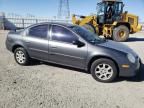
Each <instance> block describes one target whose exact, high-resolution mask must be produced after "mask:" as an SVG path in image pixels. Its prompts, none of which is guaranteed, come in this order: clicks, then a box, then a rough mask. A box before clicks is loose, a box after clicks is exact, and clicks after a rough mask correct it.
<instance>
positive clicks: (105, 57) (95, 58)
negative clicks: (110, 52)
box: [87, 56, 119, 75]
mask: <svg viewBox="0 0 144 108" xmlns="http://www.w3.org/2000/svg"><path fill="white" fill-rule="evenodd" d="M102 58H104V59H109V60H111V61H113V62H114V63H115V65H116V68H117V71H118V75H119V66H118V64H117V62H116V61H115V60H114V59H112V58H111V57H107V56H94V57H92V58H91V59H90V61H89V62H88V65H87V71H88V72H90V68H91V65H92V63H93V62H94V61H95V60H98V59H102Z"/></svg>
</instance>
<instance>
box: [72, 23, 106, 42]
mask: <svg viewBox="0 0 144 108" xmlns="http://www.w3.org/2000/svg"><path fill="white" fill-rule="evenodd" d="M71 28H72V30H73V31H74V32H76V33H77V34H78V35H80V36H81V37H82V38H83V39H85V40H86V41H87V42H89V43H92V44H95V43H99V42H104V41H105V39H102V38H100V37H98V35H96V34H94V33H92V32H90V31H89V30H87V29H86V28H84V27H79V26H73V27H71Z"/></svg>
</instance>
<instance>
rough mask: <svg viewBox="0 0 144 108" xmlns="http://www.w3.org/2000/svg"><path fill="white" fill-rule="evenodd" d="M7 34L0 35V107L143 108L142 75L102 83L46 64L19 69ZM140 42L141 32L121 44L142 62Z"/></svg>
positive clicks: (142, 51)
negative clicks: (6, 44)
mask: <svg viewBox="0 0 144 108" xmlns="http://www.w3.org/2000/svg"><path fill="white" fill-rule="evenodd" d="M6 34H7V33H6V32H4V31H1V32H0V108H144V74H143V73H141V74H140V75H139V76H137V77H135V78H119V79H118V81H116V82H115V83H109V84H104V83H99V82H96V81H95V80H94V79H93V78H92V77H91V75H90V74H87V73H86V72H84V71H81V70H77V69H70V68H66V67H62V66H56V65H52V64H48V63H40V64H38V63H36V64H33V65H31V66H27V67H22V66H19V65H17V64H16V62H15V61H14V58H13V54H11V53H10V52H9V51H7V50H6V48H5V38H6ZM143 43H144V33H143V32H140V33H137V34H134V35H132V36H131V38H130V39H129V41H128V42H125V43H124V44H127V45H129V46H130V47H131V48H133V49H134V50H135V51H136V52H137V53H138V54H139V55H140V57H141V58H142V61H143V62H144V49H143V48H144V44H143ZM143 67H144V66H143ZM141 72H144V69H142V70H141Z"/></svg>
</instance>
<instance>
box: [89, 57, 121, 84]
mask: <svg viewBox="0 0 144 108" xmlns="http://www.w3.org/2000/svg"><path fill="white" fill-rule="evenodd" d="M91 74H92V76H93V78H94V79H95V80H97V81H99V82H104V83H108V82H112V81H114V80H115V79H116V77H117V74H118V71H117V68H116V65H115V63H114V62H113V61H111V60H109V59H98V60H96V61H94V62H93V63H92V65H91Z"/></svg>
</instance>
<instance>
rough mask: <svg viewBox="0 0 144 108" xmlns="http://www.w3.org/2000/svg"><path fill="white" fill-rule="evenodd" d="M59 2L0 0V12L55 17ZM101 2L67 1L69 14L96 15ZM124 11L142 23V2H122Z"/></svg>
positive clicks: (96, 0)
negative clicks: (137, 17)
mask: <svg viewBox="0 0 144 108" xmlns="http://www.w3.org/2000/svg"><path fill="white" fill-rule="evenodd" d="M59 1H60V0H0V12H5V13H16V14H20V15H27V14H32V15H34V16H37V17H53V16H57V13H58V6H59ZM100 1H101V0H69V5H70V12H71V14H80V15H89V14H91V13H96V4H97V3H98V2H100ZM123 2H124V4H125V8H124V10H125V11H128V12H129V13H132V14H135V15H138V16H139V17H140V21H144V0H123Z"/></svg>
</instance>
